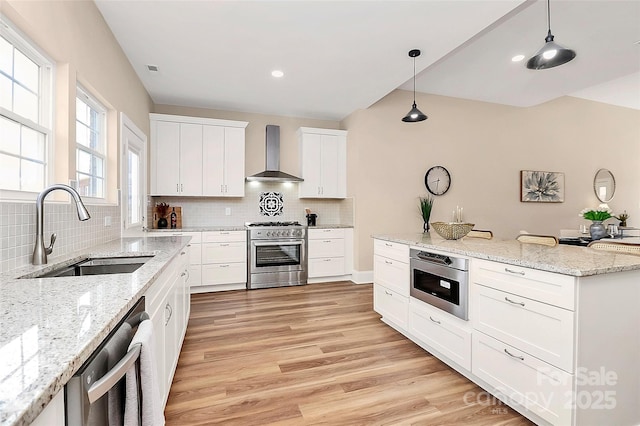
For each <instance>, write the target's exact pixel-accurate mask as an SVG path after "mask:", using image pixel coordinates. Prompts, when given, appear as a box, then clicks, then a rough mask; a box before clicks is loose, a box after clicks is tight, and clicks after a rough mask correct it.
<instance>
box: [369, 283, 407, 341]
mask: <svg viewBox="0 0 640 426" xmlns="http://www.w3.org/2000/svg"><path fill="white" fill-rule="evenodd" d="M373 310H374V311H376V312H377V313H379V314H380V315H382V318H383V319H384V321H385V322H387V323H391V324H390V325H394V326H395V327H399V328H400V329H401V330H405V329H406V328H407V317H408V314H409V298H408V297H407V296H403V295H401V294H400V293H396V292H395V291H393V290H389V289H388V288H386V287H384V286H381V285H379V284H375V283H374V285H373Z"/></svg>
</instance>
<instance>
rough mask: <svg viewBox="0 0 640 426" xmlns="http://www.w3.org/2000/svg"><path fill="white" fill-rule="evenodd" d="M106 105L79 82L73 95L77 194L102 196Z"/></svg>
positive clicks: (104, 177)
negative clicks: (75, 94) (74, 95)
mask: <svg viewBox="0 0 640 426" xmlns="http://www.w3.org/2000/svg"><path fill="white" fill-rule="evenodd" d="M106 136H107V135H106V109H105V107H104V106H102V104H100V103H99V102H98V101H97V100H96V99H95V98H93V97H91V96H89V94H88V93H87V92H86V91H85V90H84V89H83V88H82V87H80V86H78V88H77V96H76V180H77V182H78V192H79V193H80V195H84V196H88V197H95V198H104V197H105V195H104V194H105V183H106V176H105V175H106V151H107V148H106V147H107V143H106V140H107V137H106Z"/></svg>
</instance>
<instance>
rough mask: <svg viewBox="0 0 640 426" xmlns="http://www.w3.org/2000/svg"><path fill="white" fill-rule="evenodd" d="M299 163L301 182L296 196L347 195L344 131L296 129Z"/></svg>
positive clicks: (339, 196)
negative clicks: (302, 180)
mask: <svg viewBox="0 0 640 426" xmlns="http://www.w3.org/2000/svg"><path fill="white" fill-rule="evenodd" d="M298 140H299V144H300V167H301V174H302V178H303V179H304V182H300V183H299V184H298V195H299V197H300V198H345V197H346V195H347V132H346V131H344V130H330V129H316V128H310V127H301V128H300V129H298Z"/></svg>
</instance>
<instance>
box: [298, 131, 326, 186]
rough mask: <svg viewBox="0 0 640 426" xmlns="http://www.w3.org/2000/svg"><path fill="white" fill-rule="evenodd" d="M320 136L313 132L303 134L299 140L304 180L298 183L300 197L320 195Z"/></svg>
mask: <svg viewBox="0 0 640 426" xmlns="http://www.w3.org/2000/svg"><path fill="white" fill-rule="evenodd" d="M321 147H322V136H321V135H318V134H315V133H306V134H303V135H302V137H301V140H300V167H301V172H302V178H303V179H304V182H300V183H298V195H299V196H300V197H307V198H318V197H321V194H320V193H321V191H322V182H321V173H322V172H321V168H322V166H321V160H320V159H321V149H322V148H321Z"/></svg>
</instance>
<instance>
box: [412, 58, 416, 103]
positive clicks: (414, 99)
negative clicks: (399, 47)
mask: <svg viewBox="0 0 640 426" xmlns="http://www.w3.org/2000/svg"><path fill="white" fill-rule="evenodd" d="M413 104H414V105H415V104H416V57H415V56H414V57H413Z"/></svg>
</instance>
